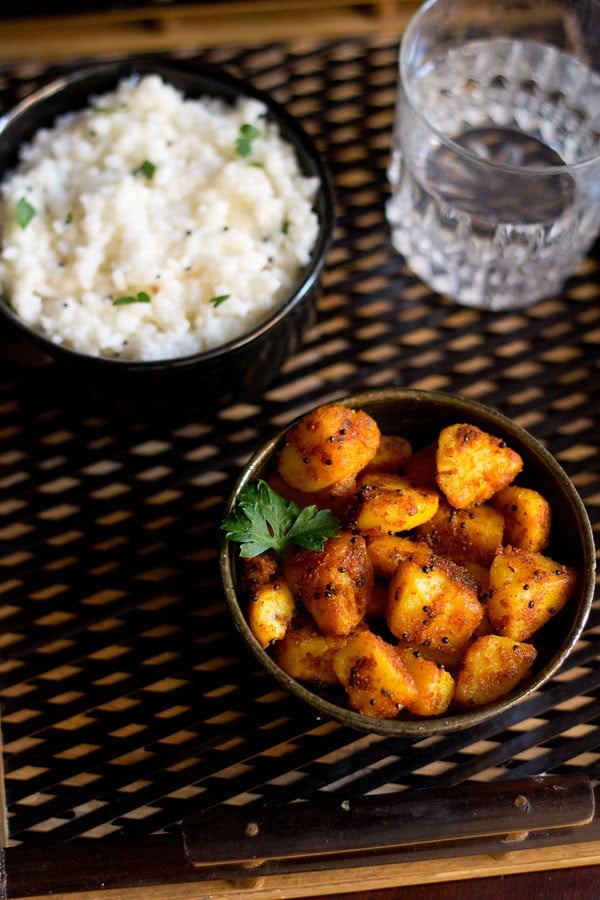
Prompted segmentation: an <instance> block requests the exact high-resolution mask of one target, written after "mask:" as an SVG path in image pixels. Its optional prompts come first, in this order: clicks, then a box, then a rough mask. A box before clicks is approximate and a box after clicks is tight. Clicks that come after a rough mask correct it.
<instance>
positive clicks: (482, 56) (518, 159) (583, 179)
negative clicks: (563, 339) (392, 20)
mask: <svg viewBox="0 0 600 900" xmlns="http://www.w3.org/2000/svg"><path fill="white" fill-rule="evenodd" d="M599 69H600V0H518V2H517V0H486V2H485V3H482V2H481V0H429V2H427V3H425V4H424V6H422V7H421V8H420V10H419V11H418V12H417V13H416V15H415V17H414V18H413V19H412V21H411V22H410V23H409V26H408V28H407V31H406V33H405V35H404V37H403V39H402V41H401V46H400V72H399V86H398V101H397V110H396V119H395V125H394V137H393V149H392V157H391V163H390V168H389V180H390V185H391V192H390V199H389V200H388V202H387V217H388V221H389V224H390V228H391V236H392V242H393V244H394V246H395V247H396V249H397V250H398V251H399V252H400V253H401V254H403V256H404V257H405V259H406V261H407V263H408V264H409V265H410V267H411V268H412V269H413V271H414V272H415V273H416V274H417V275H418V276H419V277H421V278H422V279H423V281H425V282H426V283H427V284H429V285H430V286H431V287H432V288H433V289H434V290H436V291H438V292H439V293H441V294H445V295H446V296H448V297H450V298H453V299H455V300H456V301H458V302H459V303H462V304H465V305H467V306H474V307H479V308H483V309H491V310H501V309H511V308H517V307H523V306H527V305H529V304H531V303H533V302H535V301H536V300H538V299H540V298H542V297H548V296H551V295H556V294H557V293H558V292H560V289H561V287H562V286H563V284H564V281H565V280H566V278H567V277H568V276H569V275H570V274H572V273H573V271H574V270H575V269H576V268H577V266H578V264H579V262H580V261H581V259H582V258H583V257H584V256H585V254H586V252H587V251H588V250H589V248H590V246H591V245H592V243H593V241H594V239H595V236H596V234H597V232H598V230H599V229H600V73H599Z"/></svg>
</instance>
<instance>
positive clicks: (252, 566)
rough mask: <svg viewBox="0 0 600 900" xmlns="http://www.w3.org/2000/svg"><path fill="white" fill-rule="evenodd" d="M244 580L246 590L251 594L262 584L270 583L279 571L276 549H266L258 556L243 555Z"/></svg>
mask: <svg viewBox="0 0 600 900" xmlns="http://www.w3.org/2000/svg"><path fill="white" fill-rule="evenodd" d="M241 563H242V581H243V585H244V590H245V591H246V592H247V593H249V594H251V593H252V591H253V590H254V589H255V588H257V587H258V586H259V585H261V584H268V582H269V581H272V580H273V579H274V578H275V576H276V575H277V573H278V570H279V563H278V562H277V556H276V555H275V551H274V550H265V552H264V553H259V555H258V556H252V557H249V558H248V557H242V559H241Z"/></svg>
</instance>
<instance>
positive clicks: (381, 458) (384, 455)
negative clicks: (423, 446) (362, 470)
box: [366, 434, 412, 474]
mask: <svg viewBox="0 0 600 900" xmlns="http://www.w3.org/2000/svg"><path fill="white" fill-rule="evenodd" d="M411 455H412V447H411V445H410V443H409V441H407V440H406V438H404V437H402V436H401V435H399V434H382V435H381V437H380V439H379V447H378V448H377V453H376V454H375V456H374V457H373V459H372V460H371V462H370V463H368V465H367V466H366V471H367V472H395V473H396V474H397V473H399V471H400V469H401V468H402V467H403V466H404V464H405V463H406V460H407V459H409V457H410V456H411Z"/></svg>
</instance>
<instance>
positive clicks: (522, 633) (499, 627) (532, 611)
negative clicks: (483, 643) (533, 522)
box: [487, 547, 577, 641]
mask: <svg viewBox="0 0 600 900" xmlns="http://www.w3.org/2000/svg"><path fill="white" fill-rule="evenodd" d="M576 583H577V573H576V572H575V570H574V569H572V568H570V567H569V566H563V565H561V564H560V563H557V562H555V561H554V560H553V559H550V558H549V557H547V556H543V555H542V554H541V553H530V552H529V551H528V550H520V549H519V548H518V547H503V548H502V549H501V550H499V552H498V554H497V556H496V558H495V560H494V562H493V563H492V565H491V567H490V587H489V597H488V600H487V609H488V613H489V617H490V621H491V623H492V625H493V627H494V629H495V630H496V631H497V632H498V634H501V635H505V636H506V637H510V638H512V639H513V640H515V641H524V640H527V638H529V637H531V635H532V634H535V632H536V631H538V629H540V628H541V627H542V626H543V625H545V624H546V622H548V621H549V620H550V619H551V618H552V616H554V615H556V613H557V612H559V611H560V610H561V609H562V608H563V606H564V605H565V604H566V603H567V601H568V600H569V597H570V596H571V594H572V593H573V591H574V589H575V585H576Z"/></svg>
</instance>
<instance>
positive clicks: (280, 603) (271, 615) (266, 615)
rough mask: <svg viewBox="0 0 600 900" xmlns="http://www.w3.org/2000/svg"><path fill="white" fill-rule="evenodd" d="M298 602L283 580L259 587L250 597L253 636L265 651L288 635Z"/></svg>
mask: <svg viewBox="0 0 600 900" xmlns="http://www.w3.org/2000/svg"><path fill="white" fill-rule="evenodd" d="M295 611H296V602H295V600H294V597H293V595H292V592H291V591H290V589H289V587H288V586H287V584H286V583H285V581H283V579H281V578H275V579H273V581H269V582H267V583H266V584H261V585H259V586H257V587H256V588H255V589H254V590H253V591H252V593H251V595H250V602H249V605H248V624H249V625H250V630H251V631H252V634H253V635H254V637H255V638H256V640H257V641H258V643H259V644H260V646H261V647H262V648H263V649H264V648H265V647H268V646H269V644H272V643H273V642H274V641H280V640H281V638H282V637H283V636H284V634H285V633H286V631H287V629H288V627H289V625H290V623H291V621H292V618H293V616H294V612H295Z"/></svg>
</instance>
